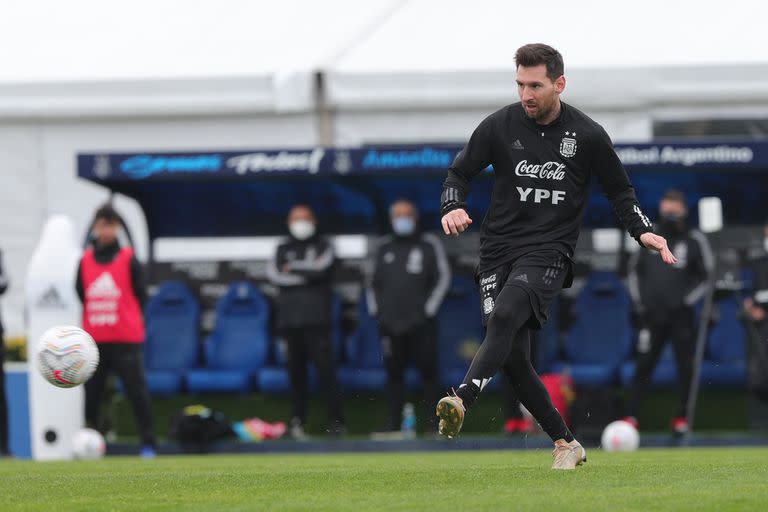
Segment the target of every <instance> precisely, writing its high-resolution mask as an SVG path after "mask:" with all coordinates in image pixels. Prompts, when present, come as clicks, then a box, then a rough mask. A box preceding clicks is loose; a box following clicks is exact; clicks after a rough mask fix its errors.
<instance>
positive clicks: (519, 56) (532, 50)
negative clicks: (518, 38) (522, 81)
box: [515, 43, 565, 82]
mask: <svg viewBox="0 0 768 512" xmlns="http://www.w3.org/2000/svg"><path fill="white" fill-rule="evenodd" d="M541 64H544V65H545V66H546V67H547V77H548V78H549V79H550V80H552V81H553V82H554V81H555V80H557V79H558V78H560V77H561V76H563V75H564V74H565V65H564V64H563V56H562V55H560V52H559V51H557V50H555V49H554V48H552V47H551V46H549V45H546V44H542V43H532V44H526V45H525V46H521V47H520V48H518V49H517V52H515V66H523V67H526V68H530V67H534V66H539V65H541Z"/></svg>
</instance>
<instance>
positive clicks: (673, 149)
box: [616, 144, 755, 167]
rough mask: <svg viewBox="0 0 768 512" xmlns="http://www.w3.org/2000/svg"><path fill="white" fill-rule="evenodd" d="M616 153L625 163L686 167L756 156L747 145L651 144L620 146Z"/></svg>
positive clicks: (742, 160)
mask: <svg viewBox="0 0 768 512" xmlns="http://www.w3.org/2000/svg"><path fill="white" fill-rule="evenodd" d="M616 154H617V155H618V156H619V159H620V160H621V163H623V164H624V165H655V164H677V165H683V166H685V167H691V166H695V165H712V164H748V163H750V162H752V159H753V158H754V156H755V155H754V152H753V151H752V148H750V147H747V146H729V145H727V144H721V145H718V146H704V147H701V146H700V147H695V146H690V147H679V146H670V145H667V146H649V147H632V146H628V147H620V148H616Z"/></svg>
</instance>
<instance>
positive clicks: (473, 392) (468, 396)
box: [456, 382, 480, 411]
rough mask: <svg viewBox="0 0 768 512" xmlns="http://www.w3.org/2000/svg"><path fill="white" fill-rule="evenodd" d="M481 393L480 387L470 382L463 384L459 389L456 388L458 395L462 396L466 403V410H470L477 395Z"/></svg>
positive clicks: (463, 401)
mask: <svg viewBox="0 0 768 512" xmlns="http://www.w3.org/2000/svg"><path fill="white" fill-rule="evenodd" d="M479 395H480V387H479V386H477V385H475V384H474V383H472V382H470V383H469V384H462V385H461V386H459V389H457V390H456V396H457V397H459V398H461V401H462V403H463V404H464V410H465V411H468V410H469V408H470V407H472V404H474V403H475V400H477V397H478V396H479Z"/></svg>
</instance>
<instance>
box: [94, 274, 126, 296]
mask: <svg viewBox="0 0 768 512" xmlns="http://www.w3.org/2000/svg"><path fill="white" fill-rule="evenodd" d="M85 295H86V297H88V298H89V299H117V298H118V297H120V295H122V292H120V288H118V287H117V284H116V283H115V280H114V278H113V277H112V274H110V273H109V272H104V273H103V274H101V275H100V276H99V277H97V278H96V280H95V281H94V282H92V283H91V285H90V286H89V287H88V289H87V290H86V291H85Z"/></svg>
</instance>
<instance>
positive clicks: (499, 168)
mask: <svg viewBox="0 0 768 512" xmlns="http://www.w3.org/2000/svg"><path fill="white" fill-rule="evenodd" d="M515 63H516V66H517V89H518V94H519V96H520V100H521V101H520V102H519V103H514V104H512V105H508V106H506V107H504V108H502V109H501V110H499V111H497V112H495V113H493V114H491V115H490V116H488V117H487V118H486V119H484V120H483V121H482V122H481V123H480V125H479V126H478V127H477V128H476V129H475V131H474V133H473V134H472V136H471V138H470V139H469V142H468V143H467V145H466V147H465V148H464V149H463V150H462V151H461V152H460V153H459V154H458V155H457V156H456V159H455V160H454V162H453V164H452V165H451V166H450V167H449V169H448V177H447V178H446V180H445V182H444V184H443V192H442V195H441V210H442V211H441V213H442V215H443V217H442V226H443V230H444V232H445V233H446V234H447V235H453V236H458V235H459V234H460V233H462V232H463V231H465V230H466V229H467V228H469V226H470V224H472V219H470V217H469V215H468V214H467V206H466V202H465V201H466V198H467V194H468V192H469V185H470V182H471V181H472V179H473V178H474V177H476V176H477V175H478V174H480V173H481V172H482V171H483V170H484V169H486V168H487V167H488V166H489V165H492V166H493V170H494V175H495V182H494V186H493V193H492V195H491V204H490V208H489V210H488V212H487V214H486V216H485V219H484V220H483V225H482V230H481V242H480V263H479V264H478V268H477V275H476V278H477V281H478V284H479V286H480V292H481V301H482V310H483V314H484V323H485V324H486V325H487V330H486V336H485V340H484V341H483V343H482V345H481V346H480V348H479V349H478V351H477V354H475V357H474V359H473V360H472V363H471V365H470V367H469V371H468V372H467V375H466V377H465V378H464V382H463V383H462V384H461V385H460V386H459V387H458V389H456V390H455V392H454V393H453V394H449V396H447V397H444V398H443V399H441V400H440V401H439V402H438V404H437V415H438V417H439V418H440V424H439V431H440V433H441V434H443V435H445V436H447V437H453V436H455V435H457V434H458V433H459V431H460V430H461V426H462V424H463V422H464V415H465V413H466V411H467V410H469V408H470V407H472V404H473V403H474V402H475V400H477V397H478V395H479V394H480V392H481V391H482V389H483V388H484V387H485V386H486V384H488V382H489V381H490V380H491V378H493V376H494V375H495V374H496V373H497V372H498V371H499V370H503V371H504V372H505V373H506V374H507V375H508V376H509V377H510V378H511V379H512V380H513V382H514V383H515V384H514V385H515V388H516V390H517V393H518V396H519V397H520V401H521V402H522V403H523V405H524V406H525V407H526V408H527V409H528V410H529V411H530V412H531V414H532V415H533V416H534V417H535V418H536V421H538V423H539V424H540V425H541V427H542V429H543V430H544V431H545V432H546V433H547V434H548V435H549V436H550V437H551V438H552V441H553V442H554V443H555V449H554V451H553V458H554V463H553V465H552V468H553V469H575V468H576V466H577V465H579V464H581V463H582V462H583V461H585V460H586V452H585V451H584V448H582V446H581V445H580V444H579V443H578V442H577V441H576V440H575V439H574V437H573V435H572V434H571V432H570V431H569V430H568V427H566V425H565V423H564V422H563V419H562V417H561V416H560V414H559V413H558V411H557V409H555V408H554V407H553V406H552V402H551V400H550V397H549V395H548V393H547V390H546V388H545V387H544V386H543V385H542V383H541V380H540V379H539V377H538V375H537V374H536V371H535V370H534V368H533V366H532V365H531V363H530V339H529V336H530V333H529V331H530V329H540V328H541V326H542V325H543V324H544V323H545V322H546V320H547V314H548V309H549V305H550V303H551V302H552V300H553V299H554V298H555V296H556V295H557V293H558V292H559V291H560V290H561V289H562V288H564V287H569V286H570V285H571V281H572V273H571V268H572V259H571V258H572V257H573V250H574V246H575V245H576V239H577V238H578V236H579V226H580V224H581V219H582V216H583V214H584V207H585V205H586V200H587V196H588V186H589V181H590V178H591V177H592V175H593V174H594V175H595V176H596V177H597V179H598V181H599V182H600V185H601V186H602V188H603V191H604V192H605V194H606V196H607V197H608V200H609V201H610V202H611V205H612V206H613V209H614V211H615V212H616V215H617V216H618V218H619V220H620V221H621V223H622V224H623V225H624V227H625V228H626V229H627V231H629V233H630V235H631V236H632V237H634V238H635V239H636V240H637V241H638V242H639V243H640V244H641V245H643V246H645V247H647V248H649V249H652V250H655V251H658V252H659V253H660V254H661V258H662V259H663V260H664V262H665V263H667V264H673V263H675V261H676V259H675V257H674V255H673V254H672V253H671V252H670V250H669V248H668V247H667V242H666V240H665V239H664V238H662V237H661V236H658V235H656V234H654V233H653V232H652V226H651V222H650V221H649V220H648V218H647V217H646V216H645V215H644V214H643V212H642V210H641V209H640V206H639V204H638V202H637V198H636V196H635V192H634V189H633V188H632V185H631V184H630V182H629V178H628V177H627V173H626V171H625V170H624V168H623V167H622V165H621V162H620V161H619V158H618V157H617V156H616V153H615V152H614V150H613V146H612V143H611V140H610V138H609V137H608V135H607V134H606V133H605V130H603V128H602V127H601V126H600V125H599V124H597V123H596V122H595V121H593V120H592V119H590V118H589V117H587V116H586V115H585V114H584V113H582V112H581V111H579V110H578V109H576V108H574V107H572V106H571V105H567V104H565V103H564V102H562V101H561V100H560V94H561V93H562V92H563V90H564V89H565V83H566V80H565V76H563V58H562V56H561V55H560V53H559V52H558V51H557V50H555V49H554V48H552V47H550V46H547V45H544V44H528V45H525V46H523V47H521V48H519V49H518V50H517V53H516V54H515Z"/></svg>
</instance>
